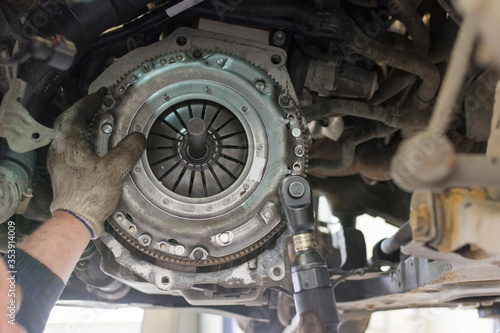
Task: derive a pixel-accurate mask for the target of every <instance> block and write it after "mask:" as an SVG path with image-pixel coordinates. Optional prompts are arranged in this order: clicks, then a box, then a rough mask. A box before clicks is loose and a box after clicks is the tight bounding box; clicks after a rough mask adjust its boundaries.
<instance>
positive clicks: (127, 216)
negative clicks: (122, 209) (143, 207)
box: [125, 213, 134, 223]
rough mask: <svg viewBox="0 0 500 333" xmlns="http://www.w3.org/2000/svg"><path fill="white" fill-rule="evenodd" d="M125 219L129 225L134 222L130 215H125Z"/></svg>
mask: <svg viewBox="0 0 500 333" xmlns="http://www.w3.org/2000/svg"><path fill="white" fill-rule="evenodd" d="M125 219H126V220H127V222H128V223H132V222H134V219H133V218H132V215H130V214H128V213H127V214H125Z"/></svg>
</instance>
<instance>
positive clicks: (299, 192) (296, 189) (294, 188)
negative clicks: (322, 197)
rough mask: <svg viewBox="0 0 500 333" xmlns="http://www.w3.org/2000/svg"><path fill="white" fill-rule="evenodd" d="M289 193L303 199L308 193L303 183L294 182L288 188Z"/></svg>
mask: <svg viewBox="0 0 500 333" xmlns="http://www.w3.org/2000/svg"><path fill="white" fill-rule="evenodd" d="M288 193H289V194H290V195H291V196H292V197H294V198H301V197H302V196H303V195H304V194H305V193H306V187H305V186H304V184H302V183H301V182H292V183H291V184H290V185H289V186H288Z"/></svg>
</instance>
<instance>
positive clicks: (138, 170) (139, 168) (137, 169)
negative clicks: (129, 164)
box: [134, 166, 142, 173]
mask: <svg viewBox="0 0 500 333" xmlns="http://www.w3.org/2000/svg"><path fill="white" fill-rule="evenodd" d="M134 170H135V172H137V173H139V172H141V171H142V169H141V167H139V166H136V167H135V169H134Z"/></svg>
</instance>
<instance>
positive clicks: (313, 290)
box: [279, 176, 340, 333]
mask: <svg viewBox="0 0 500 333" xmlns="http://www.w3.org/2000/svg"><path fill="white" fill-rule="evenodd" d="M279 194H280V201H281V204H282V206H283V209H284V211H285V215H286V219H287V223H288V229H289V230H290V231H291V232H292V234H293V236H294V237H293V242H294V245H295V250H296V251H295V252H296V253H295V254H296V257H295V260H294V262H293V265H292V282H293V289H294V301H295V308H296V310H297V315H298V316H299V317H300V316H301V314H303V313H306V312H308V311H312V312H313V313H315V314H316V315H317V316H318V318H319V319H320V320H321V323H320V325H321V326H322V327H323V329H324V331H325V332H328V333H338V332H339V326H340V319H339V314H338V310H337V306H336V302H335V294H334V293H333V287H332V286H331V285H330V276H329V274H328V267H327V265H326V262H325V260H324V259H323V258H322V257H321V256H320V255H319V253H318V252H317V250H316V241H315V240H314V233H313V230H314V226H315V221H314V213H313V210H312V192H311V187H310V186H309V183H308V182H307V180H305V178H303V177H300V176H290V177H287V178H285V179H284V180H283V182H282V185H281V187H280V192H279ZM300 235H306V236H300Z"/></svg>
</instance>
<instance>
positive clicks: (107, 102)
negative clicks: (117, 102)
mask: <svg viewBox="0 0 500 333" xmlns="http://www.w3.org/2000/svg"><path fill="white" fill-rule="evenodd" d="M111 105H113V100H112V99H111V98H109V97H106V98H105V99H104V106H108V107H109V106H111Z"/></svg>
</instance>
